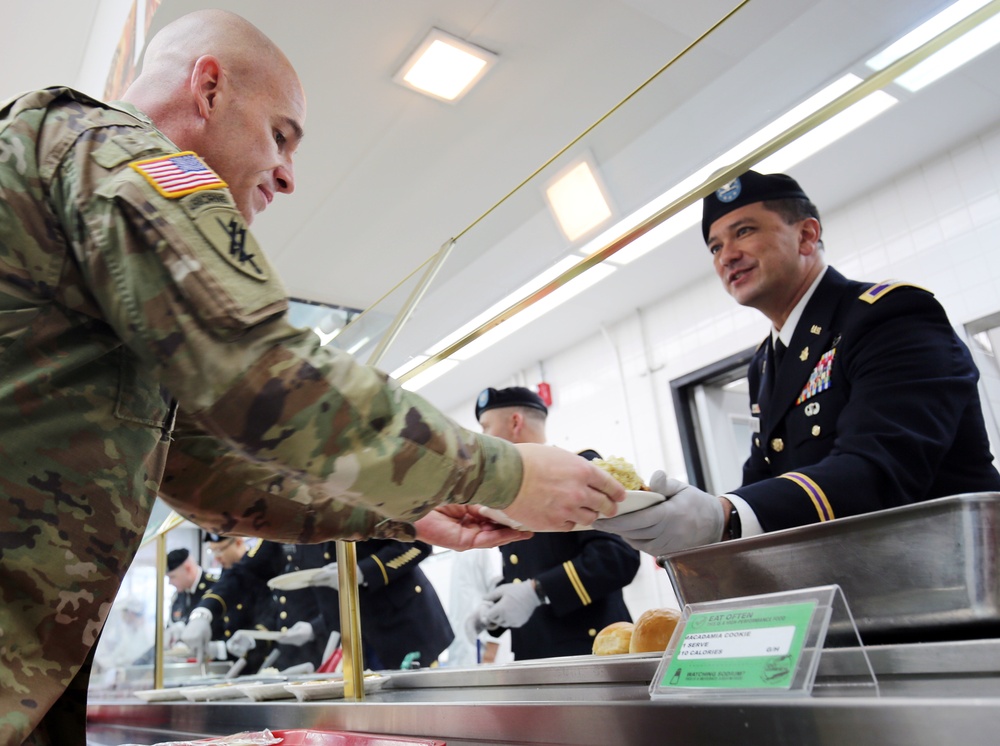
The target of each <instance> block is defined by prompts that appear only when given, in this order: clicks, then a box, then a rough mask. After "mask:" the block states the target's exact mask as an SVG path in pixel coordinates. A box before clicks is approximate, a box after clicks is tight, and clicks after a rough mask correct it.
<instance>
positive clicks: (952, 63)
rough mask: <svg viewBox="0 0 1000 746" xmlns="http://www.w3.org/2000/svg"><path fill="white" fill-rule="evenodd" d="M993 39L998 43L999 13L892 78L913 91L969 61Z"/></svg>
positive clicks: (999, 40)
mask: <svg viewBox="0 0 1000 746" xmlns="http://www.w3.org/2000/svg"><path fill="white" fill-rule="evenodd" d="M997 43H1000V15H998V16H993V17H992V18H990V19H989V20H988V21H983V22H982V23H981V24H979V25H978V26H976V27H975V28H974V29H972V30H971V31H969V32H968V33H967V34H964V35H963V36H962V37H961V38H959V39H956V40H955V41H953V42H952V43H951V44H949V45H948V46H946V47H945V48H944V49H942V50H941V51H939V52H935V53H934V54H932V55H931V56H930V57H928V58H927V59H926V60H924V61H923V62H921V63H920V64H919V65H917V66H916V67H914V68H913V69H912V70H908V71H906V72H905V73H903V74H902V75H900V76H899V77H898V78H896V82H897V83H898V84H899V85H901V86H903V88H905V89H906V90H908V91H911V92H913V93H916V92H917V91H919V90H920V89H921V88H923V87H924V86H926V85H930V84H931V83H933V82H934V81H935V80H938V79H939V78H943V77H944V76H945V75H947V74H948V73H950V72H952V71H953V70H957V69H958V68H960V67H961V66H962V65H964V64H965V63H966V62H970V61H971V60H974V59H975V58H976V57H978V56H979V55H981V54H982V53H983V52H985V51H987V50H988V49H992V48H993V47H995V46H996V45H997Z"/></svg>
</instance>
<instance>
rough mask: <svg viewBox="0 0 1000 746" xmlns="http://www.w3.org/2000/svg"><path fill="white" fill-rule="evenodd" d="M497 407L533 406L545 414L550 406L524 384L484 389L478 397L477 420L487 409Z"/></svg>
mask: <svg viewBox="0 0 1000 746" xmlns="http://www.w3.org/2000/svg"><path fill="white" fill-rule="evenodd" d="M497 407H532V408H534V409H537V410H540V411H541V412H544V413H545V414H548V413H549V408H548V407H546V406H545V402H543V401H542V397H540V396H539V395H538V394H536V393H535V392H534V391H532V390H531V389H526V388H524V386H511V387H510V388H506V389H483V390H482V391H481V392H480V394H479V398H478V399H476V421H477V422H478V421H479V417H480V415H482V413H483V412H485V411H486V410H487V409H496V408H497Z"/></svg>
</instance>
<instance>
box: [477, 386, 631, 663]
mask: <svg viewBox="0 0 1000 746" xmlns="http://www.w3.org/2000/svg"><path fill="white" fill-rule="evenodd" d="M547 416H548V408H547V407H546V406H545V403H544V402H543V401H542V399H541V397H539V396H538V394H536V393H535V392H533V391H531V390H530V389H527V388H524V387H521V386H512V387H510V388H506V389H499V390H498V389H493V388H488V389H486V390H484V391H483V392H482V393H481V394H480V396H479V399H478V400H477V403H476V419H477V420H478V421H479V424H480V425H481V426H482V428H483V432H485V433H486V434H487V435H495V436H497V437H500V438H504V439H506V440H509V441H511V442H513V443H545V440H546V439H545V419H546V417H547ZM580 455H581V456H583V457H584V458H587V459H590V460H592V459H594V458H599V454H598V453H597V452H596V451H593V450H587V451H584V452H582V453H581V454H580ZM500 552H501V554H502V556H503V578H502V581H501V582H500V584H499V585H498V586H497V587H496V588H495V589H494V590H493V591H491V592H490V593H489V594H487V595H486V596H485V597H484V602H483V604H481V606H480V607H479V609H477V610H476V612H474V613H473V615H472V617H471V618H470V624H469V627H470V635H472V636H474V635H475V634H478V632H479V631H481V630H482V629H483V628H485V629H488V630H489V631H490V633H491V634H493V635H494V636H499V635H501V634H502V633H503V632H504V630H506V629H510V630H511V650H512V651H513V653H514V657H515V658H516V659H517V660H528V659H533V658H548V657H551V656H564V655H585V654H589V653H590V652H591V651H592V650H593V644H594V637H595V636H596V635H597V633H598V632H600V631H601V630H602V629H603V628H604V627H606V626H607V625H609V624H611V623H612V622H622V621H632V617H631V615H630V614H629V611H628V607H627V606H626V605H625V599H624V597H623V595H622V588H624V587H625V586H626V585H628V584H629V583H631V582H632V579H633V578H634V577H635V574H636V572H638V570H639V553H638V552H636V551H635V550H634V549H631V548H630V547H629V546H628V545H627V544H626V543H625V542H624V541H622V540H621V539H619V538H618V537H617V536H612V535H610V534H607V533H604V532H601V531H572V532H566V533H536V534H535V535H534V536H533V537H532V538H530V539H528V540H526V541H519V542H515V543H513V544H510V545H507V546H503V547H500Z"/></svg>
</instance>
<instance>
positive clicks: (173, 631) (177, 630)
mask: <svg viewBox="0 0 1000 746" xmlns="http://www.w3.org/2000/svg"><path fill="white" fill-rule="evenodd" d="M184 626H185V625H184V622H171V623H170V624H169V625H167V633H166V635H165V637H166V639H167V647H168V648H172V647H173V646H174V645H176V644H177V643H179V642H180V641H181V635H182V634H184Z"/></svg>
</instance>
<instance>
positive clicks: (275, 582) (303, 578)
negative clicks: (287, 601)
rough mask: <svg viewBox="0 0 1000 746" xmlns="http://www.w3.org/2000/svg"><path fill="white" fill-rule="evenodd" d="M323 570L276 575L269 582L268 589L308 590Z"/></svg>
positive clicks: (313, 569)
mask: <svg viewBox="0 0 1000 746" xmlns="http://www.w3.org/2000/svg"><path fill="white" fill-rule="evenodd" d="M322 569H323V568H321V567H312V568H309V569H308V570H297V571H295V572H287V573H285V574H284V575H276V576H275V577H273V578H271V579H270V580H268V581H267V587H268V588H271V589H273V590H279V591H297V590H301V589H302V588H308V587H309V582H310V581H311V580H312V579H313V578H314V577H315V576H316V573H318V572H319V571H320V570H322Z"/></svg>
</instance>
